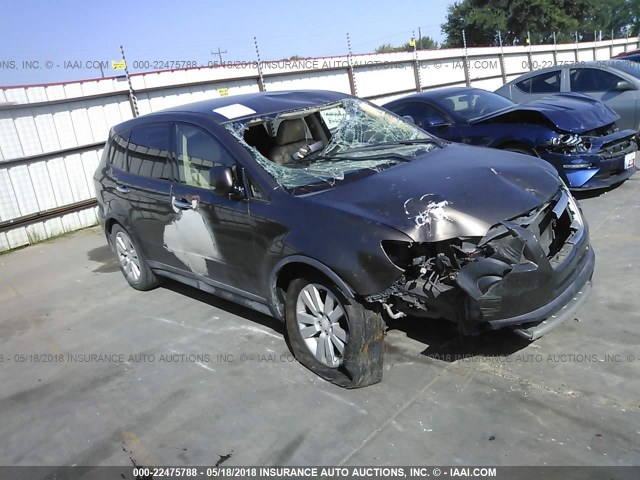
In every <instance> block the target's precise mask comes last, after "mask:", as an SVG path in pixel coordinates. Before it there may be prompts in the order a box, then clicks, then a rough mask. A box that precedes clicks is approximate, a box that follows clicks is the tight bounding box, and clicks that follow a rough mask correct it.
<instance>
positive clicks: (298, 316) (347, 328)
mask: <svg viewBox="0 0 640 480" xmlns="http://www.w3.org/2000/svg"><path fill="white" fill-rule="evenodd" d="M285 317H286V325H287V333H288V339H289V345H290V347H291V350H292V352H293V354H294V355H295V357H296V358H297V359H298V361H300V363H302V364H303V365H304V366H305V367H307V368H308V369H309V370H311V371H313V372H314V373H316V374H317V375H319V376H321V377H322V378H324V379H325V380H329V381H330V382H332V383H335V384H336V385H340V386H342V387H346V388H359V387H365V386H367V385H372V384H374V383H378V382H379V381H380V380H381V379H382V364H383V356H384V321H383V320H382V317H381V316H380V314H378V313H376V312H373V311H371V310H368V309H366V308H365V307H364V306H362V305H361V304H359V303H357V302H355V300H351V301H348V300H347V299H345V298H344V296H343V295H341V294H340V292H339V291H338V289H337V288H335V286H333V285H332V284H331V283H330V282H328V281H327V280H325V279H324V278H299V279H296V280H294V281H293V282H291V284H290V285H289V288H288V291H287V298H286V315H285Z"/></svg>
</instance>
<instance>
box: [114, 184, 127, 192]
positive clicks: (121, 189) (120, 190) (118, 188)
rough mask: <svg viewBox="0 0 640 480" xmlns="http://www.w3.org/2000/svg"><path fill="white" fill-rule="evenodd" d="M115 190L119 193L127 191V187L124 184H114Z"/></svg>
mask: <svg viewBox="0 0 640 480" xmlns="http://www.w3.org/2000/svg"><path fill="white" fill-rule="evenodd" d="M116 190H117V191H119V192H120V193H129V187H127V186H126V185H116Z"/></svg>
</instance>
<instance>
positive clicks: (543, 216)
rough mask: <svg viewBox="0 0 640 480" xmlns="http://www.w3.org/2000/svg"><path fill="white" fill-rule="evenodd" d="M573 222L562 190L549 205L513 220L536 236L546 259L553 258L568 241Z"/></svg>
mask: <svg viewBox="0 0 640 480" xmlns="http://www.w3.org/2000/svg"><path fill="white" fill-rule="evenodd" d="M573 222H574V214H573V212H572V211H571V207H570V202H569V194H568V193H566V192H565V191H564V190H561V191H560V192H559V193H558V195H557V196H556V197H555V198H554V199H553V200H552V201H550V202H549V203H547V204H545V205H543V206H542V207H540V208H538V209H536V210H534V211H533V212H530V213H529V214H528V215H526V216H525V217H520V218H517V219H515V220H514V223H517V224H519V225H520V226H521V227H524V228H526V229H527V230H529V231H530V232H532V233H533V234H534V235H535V236H536V238H537V239H538V242H539V244H540V247H541V248H542V250H543V251H544V253H545V254H546V255H547V257H548V258H552V257H554V256H555V255H556V254H557V253H558V252H559V251H560V250H561V249H562V247H563V245H564V244H565V243H566V241H567V240H568V239H569V237H570V236H571V233H572V228H571V226H572V224H573Z"/></svg>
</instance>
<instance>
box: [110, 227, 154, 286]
mask: <svg viewBox="0 0 640 480" xmlns="http://www.w3.org/2000/svg"><path fill="white" fill-rule="evenodd" d="M111 245H113V248H114V250H115V253H116V255H117V257H118V265H119V266H120V271H121V272H122V274H123V275H124V278H126V279H127V282H129V285H131V286H132V287H133V288H135V289H136V290H143V291H145V290H151V289H153V288H155V287H157V286H158V285H159V284H160V282H159V280H158V278H157V277H156V276H155V274H154V273H153V272H152V271H151V268H149V264H148V263H147V261H146V260H145V258H144V256H143V255H142V252H141V251H140V247H139V246H138V244H137V243H136V242H135V241H134V240H133V239H132V238H131V236H130V235H129V233H128V232H127V231H126V230H125V229H124V228H122V226H120V225H118V224H116V225H114V226H113V228H112V229H111Z"/></svg>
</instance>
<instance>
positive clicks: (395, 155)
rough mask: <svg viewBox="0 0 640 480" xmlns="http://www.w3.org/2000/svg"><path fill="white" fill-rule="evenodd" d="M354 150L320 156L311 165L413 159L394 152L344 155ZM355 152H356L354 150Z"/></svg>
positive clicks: (406, 160) (408, 160)
mask: <svg viewBox="0 0 640 480" xmlns="http://www.w3.org/2000/svg"><path fill="white" fill-rule="evenodd" d="M351 151H352V150H349V151H347V152H342V153H335V154H334V153H330V154H328V155H320V156H317V157H314V158H312V159H310V160H311V162H310V163H313V162H315V161H330V160H350V161H362V162H368V161H370V160H383V159H390V160H398V161H401V162H410V161H411V160H412V159H411V158H408V157H406V156H404V155H400V154H399V153H393V152H389V153H378V154H375V155H363V156H361V157H358V156H356V157H350V156H347V155H344V154H345V153H349V152H351ZM353 151H355V150H353Z"/></svg>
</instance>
